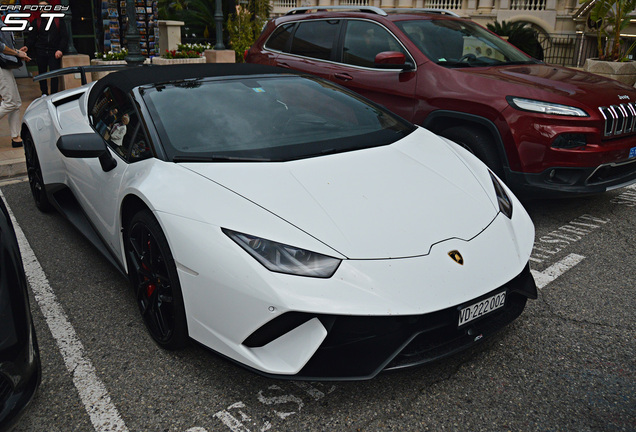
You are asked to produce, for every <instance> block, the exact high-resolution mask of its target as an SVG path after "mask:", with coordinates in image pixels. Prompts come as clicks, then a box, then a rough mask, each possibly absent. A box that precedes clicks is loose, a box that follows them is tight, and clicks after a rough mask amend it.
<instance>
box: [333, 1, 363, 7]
mask: <svg viewBox="0 0 636 432" xmlns="http://www.w3.org/2000/svg"><path fill="white" fill-rule="evenodd" d="M338 4H339V5H342V6H369V0H340V1H339V2H338Z"/></svg>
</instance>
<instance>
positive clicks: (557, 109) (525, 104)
mask: <svg viewBox="0 0 636 432" xmlns="http://www.w3.org/2000/svg"><path fill="white" fill-rule="evenodd" d="M506 100H507V101H508V103H509V104H510V106H511V107H513V108H516V109H518V110H522V111H532V112H538V113H542V114H552V115H564V116H573V117H589V115H588V114H587V113H586V112H585V111H583V110H582V109H580V108H576V107H572V106H568V105H560V104H555V103H550V102H544V101H539V100H534V99H524V98H520V97H514V96H507V97H506Z"/></svg>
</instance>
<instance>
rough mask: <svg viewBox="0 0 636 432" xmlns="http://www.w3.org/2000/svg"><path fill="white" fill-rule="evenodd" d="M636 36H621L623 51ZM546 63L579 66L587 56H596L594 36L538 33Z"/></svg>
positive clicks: (596, 49)
mask: <svg viewBox="0 0 636 432" xmlns="http://www.w3.org/2000/svg"><path fill="white" fill-rule="evenodd" d="M634 40H636V38H623V44H622V48H623V50H624V51H626V50H627V49H628V47H629V46H630V45H631V44H632V43H633V42H634ZM539 42H540V43H541V47H542V48H543V60H544V61H545V62H546V63H550V64H555V65H560V66H570V67H581V66H583V64H585V60H586V59H588V58H595V57H598V48H597V41H596V37H593V36H585V35H583V34H539Z"/></svg>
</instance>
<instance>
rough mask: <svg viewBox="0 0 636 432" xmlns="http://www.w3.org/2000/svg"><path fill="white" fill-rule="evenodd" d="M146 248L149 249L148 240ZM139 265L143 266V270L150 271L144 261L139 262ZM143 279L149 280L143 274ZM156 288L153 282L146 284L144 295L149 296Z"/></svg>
mask: <svg viewBox="0 0 636 432" xmlns="http://www.w3.org/2000/svg"><path fill="white" fill-rule="evenodd" d="M148 249H150V241H148ZM141 266H142V267H143V268H144V270H146V271H150V269H149V268H148V266H147V265H146V264H144V263H141ZM144 280H145V281H147V280H149V279H148V278H147V277H145V276H144ZM156 288H157V286H156V285H155V284H152V283H151V284H148V287H147V288H146V295H147V296H148V297H150V296H151V295H152V293H153V292H155V289H156Z"/></svg>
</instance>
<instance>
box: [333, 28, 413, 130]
mask: <svg viewBox="0 0 636 432" xmlns="http://www.w3.org/2000/svg"><path fill="white" fill-rule="evenodd" d="M343 26H344V28H343V31H342V38H341V42H340V43H339V45H338V48H337V50H338V52H337V54H338V55H337V60H338V62H339V64H338V70H337V71H335V72H334V73H333V74H332V75H331V76H330V77H329V79H330V80H332V81H334V82H336V83H338V84H340V85H343V86H345V87H347V88H350V89H351V90H353V91H355V92H357V93H359V94H361V95H363V96H365V97H367V98H369V99H371V100H373V101H375V102H377V103H379V104H381V105H384V106H385V107H387V108H388V109H390V110H391V111H393V112H394V113H396V114H398V115H400V116H402V117H404V118H406V119H409V120H410V119H411V118H412V117H413V112H414V109H415V106H416V104H417V101H416V98H415V89H416V85H417V74H416V72H415V69H413V70H410V71H402V70H395V69H382V68H378V67H377V66H375V62H374V60H375V56H376V55H377V54H378V53H380V52H385V51H397V52H401V53H403V54H404V55H405V56H406V60H407V62H409V61H410V62H411V63H412V64H413V65H415V62H414V61H413V59H412V57H411V55H410V54H409V53H408V51H407V50H406V48H405V47H404V46H403V45H402V44H401V43H400V42H399V40H398V39H397V38H396V37H395V36H394V35H393V34H392V33H391V32H390V31H389V30H387V29H386V28H385V27H383V26H381V25H380V24H378V23H376V22H373V21H367V20H362V19H347V20H345V22H344V23H343Z"/></svg>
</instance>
